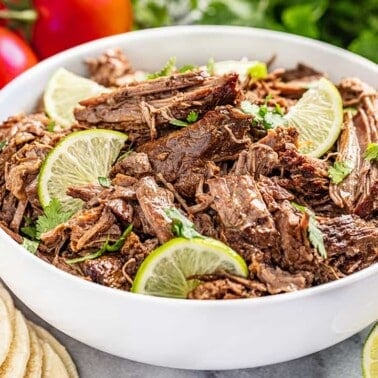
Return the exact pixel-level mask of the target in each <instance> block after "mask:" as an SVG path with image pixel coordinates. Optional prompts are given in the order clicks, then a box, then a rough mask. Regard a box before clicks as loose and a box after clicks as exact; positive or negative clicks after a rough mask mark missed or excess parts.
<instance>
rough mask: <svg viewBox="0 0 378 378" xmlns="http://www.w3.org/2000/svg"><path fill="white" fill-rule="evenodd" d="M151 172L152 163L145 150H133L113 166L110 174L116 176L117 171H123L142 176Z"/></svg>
mask: <svg viewBox="0 0 378 378" xmlns="http://www.w3.org/2000/svg"><path fill="white" fill-rule="evenodd" d="M150 172H151V165H150V161H149V160H148V156H147V154H145V153H143V152H131V153H130V154H128V155H127V156H125V157H124V158H123V159H121V160H119V161H118V162H117V163H116V164H115V165H114V166H113V168H112V170H111V172H110V176H111V177H114V176H116V175H117V173H121V174H124V175H128V176H132V177H136V178H140V177H142V176H144V175H146V174H148V173H150Z"/></svg>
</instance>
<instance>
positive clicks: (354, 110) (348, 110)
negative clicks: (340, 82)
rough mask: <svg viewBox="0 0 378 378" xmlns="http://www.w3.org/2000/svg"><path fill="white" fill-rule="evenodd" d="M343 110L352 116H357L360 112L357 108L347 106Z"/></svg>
mask: <svg viewBox="0 0 378 378" xmlns="http://www.w3.org/2000/svg"><path fill="white" fill-rule="evenodd" d="M343 110H344V113H351V115H352V116H355V115H356V114H357V112H358V110H357V108H355V107H354V106H347V107H346V108H344V109H343Z"/></svg>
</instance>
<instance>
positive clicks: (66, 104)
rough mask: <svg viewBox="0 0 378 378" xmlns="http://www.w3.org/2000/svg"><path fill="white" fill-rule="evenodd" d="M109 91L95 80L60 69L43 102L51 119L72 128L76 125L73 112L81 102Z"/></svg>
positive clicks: (51, 82) (50, 83)
mask: <svg viewBox="0 0 378 378" xmlns="http://www.w3.org/2000/svg"><path fill="white" fill-rule="evenodd" d="M108 91H109V89H108V88H105V87H103V86H102V85H99V84H97V83H96V82H94V81H93V80H90V79H86V78H84V77H81V76H78V75H75V74H74V73H72V72H70V71H67V70H66V69H64V68H59V69H58V70H57V71H56V72H55V73H54V75H53V76H52V77H51V79H50V80H49V82H48V83H47V87H46V90H45V93H44V96H43V102H44V106H45V110H46V113H47V115H48V116H49V117H50V118H51V119H53V120H54V121H55V122H56V123H57V124H58V125H59V126H62V127H70V126H71V125H72V124H74V123H75V118H74V115H73V110H74V108H75V107H76V106H77V105H78V104H79V101H82V100H84V99H87V98H89V97H93V96H97V95H99V94H100V93H104V92H108Z"/></svg>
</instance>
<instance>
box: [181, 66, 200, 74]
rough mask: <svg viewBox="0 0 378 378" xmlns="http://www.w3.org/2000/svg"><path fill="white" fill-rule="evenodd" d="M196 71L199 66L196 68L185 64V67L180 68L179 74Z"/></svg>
mask: <svg viewBox="0 0 378 378" xmlns="http://www.w3.org/2000/svg"><path fill="white" fill-rule="evenodd" d="M196 69H198V66H194V65H193V64H185V66H182V67H180V68H179V70H178V72H180V73H185V72H189V71H194V70H196Z"/></svg>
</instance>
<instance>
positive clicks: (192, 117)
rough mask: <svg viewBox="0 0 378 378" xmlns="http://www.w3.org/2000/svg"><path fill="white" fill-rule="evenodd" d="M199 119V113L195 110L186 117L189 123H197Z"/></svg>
mask: <svg viewBox="0 0 378 378" xmlns="http://www.w3.org/2000/svg"><path fill="white" fill-rule="evenodd" d="M197 119H198V113H197V112H195V111H194V110H191V111H190V113H189V114H188V116H187V117H186V120H187V121H188V122H189V123H194V122H196V121H197Z"/></svg>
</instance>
